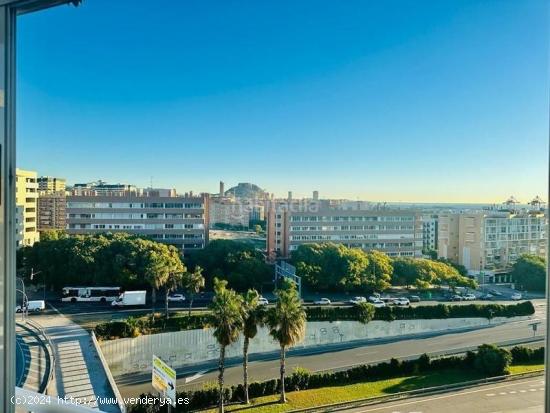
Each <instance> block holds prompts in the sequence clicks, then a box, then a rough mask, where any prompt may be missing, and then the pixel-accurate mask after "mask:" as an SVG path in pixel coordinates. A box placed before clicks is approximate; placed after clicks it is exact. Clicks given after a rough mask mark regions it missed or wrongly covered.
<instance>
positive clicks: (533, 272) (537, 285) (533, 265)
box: [511, 255, 546, 291]
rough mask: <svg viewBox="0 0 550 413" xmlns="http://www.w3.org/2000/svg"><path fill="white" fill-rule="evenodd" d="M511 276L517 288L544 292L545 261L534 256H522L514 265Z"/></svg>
mask: <svg viewBox="0 0 550 413" xmlns="http://www.w3.org/2000/svg"><path fill="white" fill-rule="evenodd" d="M511 275H512V279H513V280H514V282H515V283H516V287H517V288H520V289H522V290H529V291H544V290H545V288H546V261H545V260H544V258H540V257H538V256H536V255H522V256H521V257H519V258H518V260H517V261H516V262H515V263H514V266H513V267H512V272H511Z"/></svg>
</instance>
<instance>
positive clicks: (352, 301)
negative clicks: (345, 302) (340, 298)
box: [349, 297, 367, 304]
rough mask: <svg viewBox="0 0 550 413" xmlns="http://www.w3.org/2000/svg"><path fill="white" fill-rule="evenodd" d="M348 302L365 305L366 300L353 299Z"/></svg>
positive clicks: (361, 298) (363, 298)
mask: <svg viewBox="0 0 550 413" xmlns="http://www.w3.org/2000/svg"><path fill="white" fill-rule="evenodd" d="M349 302H350V304H359V303H366V302H367V299H366V298H365V297H353V298H352V299H351V300H349Z"/></svg>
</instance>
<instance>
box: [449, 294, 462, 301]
mask: <svg viewBox="0 0 550 413" xmlns="http://www.w3.org/2000/svg"><path fill="white" fill-rule="evenodd" d="M463 300H464V297H462V296H461V295H458V294H454V295H452V296H451V301H463Z"/></svg>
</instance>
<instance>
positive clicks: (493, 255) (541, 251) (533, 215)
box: [438, 211, 548, 282]
mask: <svg viewBox="0 0 550 413" xmlns="http://www.w3.org/2000/svg"><path fill="white" fill-rule="evenodd" d="M547 226H548V219H547V216H546V215H545V214H544V213H543V212H540V211H531V212H521V213H514V212H507V211H503V212H490V213H484V212H479V213H472V214H468V213H464V214H448V215H442V216H440V217H439V250H438V253H439V256H440V257H443V258H448V259H450V260H452V261H453V262H456V263H458V264H462V265H464V266H465V267H466V268H467V269H468V270H469V271H470V272H471V273H472V274H480V273H482V274H483V275H484V276H485V278H484V279H483V280H481V281H482V282H495V281H496V282H511V281H512V280H511V279H510V277H509V276H508V275H507V273H508V272H509V270H510V268H511V266H512V265H513V263H514V262H515V261H516V260H517V259H518V258H519V257H520V256H521V255H523V254H533V255H537V256H540V257H546V243H547Z"/></svg>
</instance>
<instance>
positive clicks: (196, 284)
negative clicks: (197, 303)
mask: <svg viewBox="0 0 550 413" xmlns="http://www.w3.org/2000/svg"><path fill="white" fill-rule="evenodd" d="M183 285H184V288H185V292H186V293H187V299H188V300H189V316H190V317H191V309H192V308H193V299H194V298H195V294H198V293H199V291H200V290H201V289H203V288H204V277H203V276H202V268H201V267H200V266H198V265H197V266H196V267H195V270H194V271H193V272H187V273H185V274H184V276H183Z"/></svg>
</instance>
